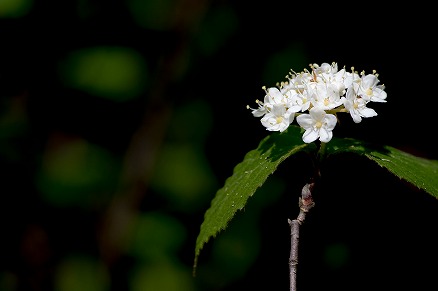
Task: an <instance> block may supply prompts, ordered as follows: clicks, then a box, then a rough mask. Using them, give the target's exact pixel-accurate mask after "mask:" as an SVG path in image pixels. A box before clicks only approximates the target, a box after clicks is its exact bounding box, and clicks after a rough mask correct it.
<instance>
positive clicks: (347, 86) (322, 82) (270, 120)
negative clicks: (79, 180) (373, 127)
mask: <svg viewBox="0 0 438 291" xmlns="http://www.w3.org/2000/svg"><path fill="white" fill-rule="evenodd" d="M310 69H311V70H304V71H302V72H300V73H296V72H294V71H291V73H290V74H289V75H288V76H287V77H286V78H287V82H282V83H280V85H278V86H276V87H270V88H266V87H263V89H264V90H265V93H266V94H265V97H264V99H263V102H261V101H258V100H257V101H256V103H257V104H258V108H256V109H254V108H251V107H249V106H247V108H248V109H251V110H252V114H253V115H254V116H255V117H261V123H262V125H263V126H264V127H265V128H266V130H269V131H280V132H283V131H285V130H286V129H287V128H288V127H289V125H290V124H292V123H293V121H294V120H295V119H296V121H297V123H298V125H300V126H301V127H302V128H303V129H305V132H304V134H303V141H304V142H305V143H310V142H313V141H315V140H317V139H319V140H320V141H321V142H325V143H327V142H329V141H330V140H331V139H332V137H333V132H332V131H333V129H334V128H335V126H336V123H337V116H336V115H337V113H340V112H347V113H349V114H350V116H351V117H352V119H353V121H354V122H355V123H359V122H361V121H362V118H368V117H373V116H377V113H376V111H374V109H372V108H369V107H368V104H369V103H371V102H381V103H384V102H386V97H387V94H386V92H385V86H384V85H383V84H379V82H380V80H379V79H378V74H376V72H375V71H373V73H372V74H365V72H361V73H360V74H359V73H357V72H356V71H355V70H354V68H351V72H348V71H347V70H346V69H345V68H342V69H340V70H338V65H337V63H331V64H329V63H322V64H321V65H318V64H311V65H310ZM307 112H308V113H307Z"/></svg>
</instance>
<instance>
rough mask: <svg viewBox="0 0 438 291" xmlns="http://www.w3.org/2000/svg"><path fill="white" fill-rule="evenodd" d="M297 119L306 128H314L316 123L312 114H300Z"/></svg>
mask: <svg viewBox="0 0 438 291" xmlns="http://www.w3.org/2000/svg"><path fill="white" fill-rule="evenodd" d="M296 120H297V122H298V124H299V125H300V126H301V127H302V128H304V129H308V128H312V127H313V124H314V123H315V120H314V119H313V118H312V117H311V116H310V114H301V115H298V116H297V118H296Z"/></svg>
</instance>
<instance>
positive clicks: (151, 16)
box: [127, 0, 175, 30]
mask: <svg viewBox="0 0 438 291" xmlns="http://www.w3.org/2000/svg"><path fill="white" fill-rule="evenodd" d="M127 4H128V9H129V11H130V12H131V14H132V17H133V19H134V21H135V22H136V23H137V24H138V25H139V26H141V27H143V28H148V29H153V30H166V29H169V28H170V26H171V25H172V17H174V13H175V9H174V7H175V0H128V1H127Z"/></svg>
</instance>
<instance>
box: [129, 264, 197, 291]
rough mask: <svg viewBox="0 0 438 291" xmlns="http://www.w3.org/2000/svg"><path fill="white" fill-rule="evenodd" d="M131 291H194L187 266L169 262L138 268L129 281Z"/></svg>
mask: <svg viewBox="0 0 438 291" xmlns="http://www.w3.org/2000/svg"><path fill="white" fill-rule="evenodd" d="M129 283H130V289H129V290H131V291H146V290H148V291H149V290H151V291H195V290H198V289H196V288H195V283H194V279H193V277H192V274H191V272H190V270H189V269H188V268H187V266H184V265H181V264H180V263H177V262H172V261H171V260H162V261H159V262H155V263H152V264H147V265H146V264H145V265H141V266H138V267H137V268H136V269H134V271H133V272H132V274H131V278H130V280H129Z"/></svg>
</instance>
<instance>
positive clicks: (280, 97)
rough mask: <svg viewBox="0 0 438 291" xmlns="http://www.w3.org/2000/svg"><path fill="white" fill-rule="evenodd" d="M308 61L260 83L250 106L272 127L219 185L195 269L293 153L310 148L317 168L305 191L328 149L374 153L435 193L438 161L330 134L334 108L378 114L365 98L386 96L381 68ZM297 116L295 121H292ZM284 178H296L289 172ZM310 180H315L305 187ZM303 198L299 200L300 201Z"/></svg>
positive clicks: (354, 114) (357, 116) (371, 156)
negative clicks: (260, 92)
mask: <svg viewBox="0 0 438 291" xmlns="http://www.w3.org/2000/svg"><path fill="white" fill-rule="evenodd" d="M310 68H311V70H310V71H308V70H304V71H303V72H301V73H295V72H291V73H290V74H289V75H288V76H287V81H286V82H283V83H280V84H277V86H276V87H272V88H266V87H263V89H264V90H265V93H266V94H265V96H264V100H263V102H261V101H258V100H257V101H256V103H257V104H258V108H251V107H249V106H247V108H248V109H250V110H251V112H252V114H253V115H254V116H255V117H260V118H261V120H260V121H261V123H262V125H263V126H264V127H265V128H266V130H268V131H271V132H272V133H271V134H270V135H269V136H267V137H266V138H264V139H263V140H262V141H261V142H260V143H259V145H258V147H257V148H256V149H253V150H251V151H249V152H248V153H247V154H246V155H245V157H244V159H243V161H242V162H240V163H239V164H237V165H236V166H235V167H234V170H233V174H232V175H231V176H230V177H228V178H227V179H226V181H225V183H224V186H223V187H222V188H220V189H219V190H218V191H217V192H216V195H215V197H214V199H213V200H212V201H211V205H210V208H209V209H208V210H207V211H206V212H205V216H204V221H203V222H202V224H201V227H200V232H199V235H198V237H197V240H196V247H195V260H194V265H193V266H194V270H195V269H196V266H197V262H198V256H199V254H200V251H201V249H202V248H203V246H204V244H205V243H207V242H208V241H209V239H210V238H212V237H215V236H216V235H217V234H218V233H219V232H220V231H222V230H224V229H225V228H226V227H227V226H228V223H229V222H230V220H231V219H232V218H233V217H234V215H235V214H236V212H237V211H239V210H243V209H244V207H245V206H246V203H247V201H248V199H249V198H250V197H251V196H253V195H254V193H255V192H256V191H257V189H258V188H260V187H261V186H262V185H263V184H264V183H265V181H266V180H267V178H268V177H269V176H270V175H271V174H273V173H274V172H275V170H276V169H277V168H278V166H279V165H280V164H281V163H282V162H284V161H285V160H286V159H287V158H289V157H290V156H292V155H295V154H297V153H305V154H307V155H308V157H309V159H310V162H311V163H312V165H313V167H314V174H316V175H317V177H309V181H311V183H308V184H306V185H305V187H303V189H308V191H307V192H309V193H308V194H309V195H307V194H306V193H305V192H306V191H303V193H305V194H306V195H307V196H310V197H311V188H313V185H314V184H315V182H316V181H317V180H318V178H319V176H320V175H322V174H323V173H321V167H320V165H321V164H322V163H323V162H324V161H325V160H326V159H329V158H331V157H332V156H335V155H338V154H342V153H347V152H348V153H353V154H358V155H360V156H363V157H364V158H366V159H368V160H371V161H372V162H374V163H375V164H377V165H378V166H380V167H382V168H386V169H387V170H388V171H389V172H390V173H391V174H393V175H395V176H397V177H399V178H400V179H401V180H404V181H407V182H409V183H411V184H412V185H414V186H416V187H417V189H419V190H422V191H425V192H427V193H429V194H430V195H432V196H434V197H435V198H438V179H437V174H438V161H436V160H429V159H425V158H421V157H417V156H415V155H412V154H410V153H407V152H404V151H402V150H399V149H397V148H394V147H391V146H388V145H373V144H370V143H368V142H366V141H361V140H356V139H352V138H337V137H333V129H334V128H335V126H336V124H337V122H338V118H337V114H338V113H348V114H350V116H351V118H352V119H353V122H355V123H359V122H361V121H362V119H363V118H370V117H374V116H377V112H376V111H375V110H374V109H372V108H371V107H369V106H371V103H373V102H380V103H385V102H386V98H387V94H386V92H385V86H384V85H383V84H382V85H379V82H380V81H379V76H378V74H377V73H376V72H375V71H373V73H372V74H365V72H362V73H360V74H359V73H358V72H356V71H354V68H352V69H351V72H348V71H346V70H345V68H343V69H341V70H338V66H337V63H332V64H328V63H323V64H321V65H320V66H319V65H317V64H313V65H311V66H310ZM294 120H296V122H297V124H298V125H294V124H292V123H293V122H294ZM303 129H304V134H303V135H302V137H301V138H300V136H299V134H300V133H302V132H303ZM288 182H293V179H290V180H289V181H288ZM308 185H312V187H306V186H308ZM304 198H305V197H304ZM304 198H303V199H302V200H300V201H305V200H306V199H304ZM309 201H311V203H310V204H305V203H304V204H302V205H300V209H301V210H303V209H304V208H303V207H305V206H306V205H307V207H311V206H312V205H313V201H312V200H309ZM300 214H301V212H300ZM291 225H292V224H291ZM291 227H292V226H291ZM291 249H292V248H291ZM291 262H292V261H291ZM292 273H293V274H294V272H291V274H292Z"/></svg>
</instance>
